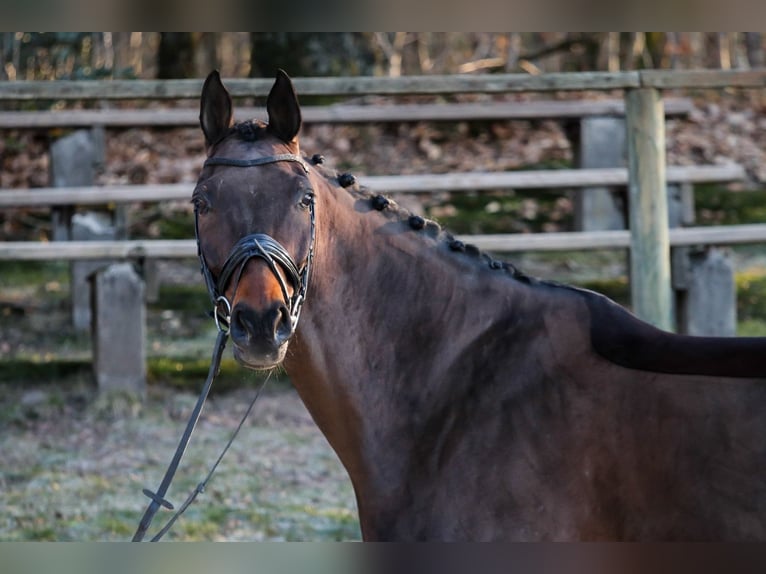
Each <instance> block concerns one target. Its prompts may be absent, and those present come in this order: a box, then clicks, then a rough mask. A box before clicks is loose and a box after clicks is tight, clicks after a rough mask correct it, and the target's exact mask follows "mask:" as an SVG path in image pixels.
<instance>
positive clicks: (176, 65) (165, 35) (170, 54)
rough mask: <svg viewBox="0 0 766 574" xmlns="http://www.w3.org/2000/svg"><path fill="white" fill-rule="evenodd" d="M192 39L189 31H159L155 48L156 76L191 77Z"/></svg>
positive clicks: (192, 72) (193, 73)
mask: <svg viewBox="0 0 766 574" xmlns="http://www.w3.org/2000/svg"><path fill="white" fill-rule="evenodd" d="M194 76H195V70H194V40H193V38H192V34H191V33H190V32H161V33H160V45H159V48H158V50H157V78H159V79H160V80H169V79H173V78H193V77H194Z"/></svg>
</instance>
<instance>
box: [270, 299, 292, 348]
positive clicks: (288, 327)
mask: <svg viewBox="0 0 766 574" xmlns="http://www.w3.org/2000/svg"><path fill="white" fill-rule="evenodd" d="M292 333H293V322H292V319H291V318H290V310H289V309H288V308H287V307H286V306H285V305H280V306H279V308H278V309H277V313H276V318H275V321H274V336H275V338H277V339H283V340H284V339H286V338H287V337H289V336H290V335H292Z"/></svg>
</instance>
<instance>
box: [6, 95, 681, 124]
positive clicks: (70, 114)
mask: <svg viewBox="0 0 766 574" xmlns="http://www.w3.org/2000/svg"><path fill="white" fill-rule="evenodd" d="M664 106H665V115H666V116H678V115H684V114H688V113H689V112H691V111H692V109H693V108H694V103H693V102H692V100H691V99H689V98H666V99H665V101H664ZM236 113H237V117H238V118H240V119H244V118H259V119H263V120H265V119H266V112H265V110H264V109H263V108H262V107H261V108H238V109H237V111H236ZM301 115H302V117H303V121H304V122H306V123H308V124H312V123H343V124H349V123H371V122H418V121H453V122H456V121H465V120H498V119H509V120H510V119H515V120H519V119H543V118H582V117H588V116H624V115H625V101H624V100H622V99H612V98H610V99H601V100H547V101H530V102H472V103H455V104H394V105H392V104H386V105H350V104H335V105H330V106H303V107H302V108H301ZM197 125H199V109H197V108H167V109H98V110H60V111H52V110H43V111H17V112H0V128H4V129H29V128H54V127H80V126H86V127H90V126H107V127H134V126H154V127H175V126H197Z"/></svg>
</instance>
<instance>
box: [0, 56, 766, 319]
mask: <svg viewBox="0 0 766 574" xmlns="http://www.w3.org/2000/svg"><path fill="white" fill-rule="evenodd" d="M272 82H273V80H272V79H263V78H258V79H230V80H226V84H227V87H228V88H229V90H230V91H231V93H232V95H233V96H234V97H236V98H240V97H248V98H252V97H253V96H256V95H257V96H259V97H264V96H265V95H266V94H267V93H268V91H269V89H270V87H271V85H272ZM294 84H295V87H296V89H297V91H298V93H299V94H300V95H302V96H330V97H346V98H348V97H355V96H362V95H373V94H379V95H392V96H393V95H395V96H404V95H418V94H420V95H451V94H477V93H480V94H500V93H512V92H515V93H519V92H562V91H588V90H596V91H606V92H611V91H620V92H623V95H624V98H625V104H623V106H622V108H621V109H622V110H624V114H625V116H626V119H627V125H628V126H629V128H630V129H629V132H630V134H629V138H628V139H629V144H630V145H629V146H628V156H629V157H628V166H629V167H628V170H627V172H626V171H625V170H614V171H611V172H609V173H611V175H609V177H612V178H613V179H611V180H609V181H607V182H605V180H604V177H605V176H606V175H607V172H606V171H604V170H599V174H598V178H599V179H598V181H595V180H594V179H589V178H590V177H591V175H593V174H592V173H589V170H577V172H571V171H564V170H562V171H552V172H550V173H546V174H541V173H540V172H526V173H525V172H512V173H511V172H508V173H501V174H444V175H433V176H429V175H426V176H396V177H395V178H393V177H391V176H385V177H384V176H375V177H376V178H377V179H375V178H373V177H372V176H370V177H367V178H361V177H360V182H361V183H363V184H366V185H368V186H369V187H371V188H373V189H380V190H381V191H388V192H420V191H426V190H428V191H430V190H457V189H465V188H467V187H469V186H470V187H472V188H473V189H492V188H499V189H501V188H508V187H510V188H514V187H516V188H522V187H524V188H528V189H534V188H543V187H558V186H562V185H563V186H564V187H568V188H572V187H584V186H603V185H607V186H608V185H613V186H614V185H627V186H628V188H629V190H630V191H631V203H632V207H631V209H633V210H635V209H637V208H638V209H642V210H643V211H642V213H641V214H635V213H634V214H632V215H631V217H632V219H633V220H634V221H635V222H646V221H651V222H653V223H654V224H658V225H659V226H658V227H656V228H654V229H655V230H657V232H656V233H654V232H653V233H643V232H642V229H641V227H642V225H643V224H641V225H638V224H637V225H632V227H631V232H627V231H622V232H588V233H572V234H563V235H562V234H548V235H547V236H540V237H536V236H508V237H503V238H497V237H494V236H492V237H486V236H474V237H472V238H470V239H471V240H472V241H473V242H474V243H476V244H477V245H479V246H480V247H484V248H487V249H499V250H503V251H509V250H511V251H514V250H530V249H544V250H549V249H559V248H561V249H564V248H566V249H574V248H582V249H594V248H598V247H601V246H606V244H607V243H608V244H609V245H610V246H618V247H620V248H623V247H625V246H626V244H625V241H626V240H625V238H626V237H629V238H630V240H629V244H630V247H629V248H630V250H631V252H633V253H638V254H640V253H643V251H642V250H643V249H644V248H645V247H647V245H648V244H649V243H651V244H652V248H651V253H652V254H658V255H657V256H656V257H654V256H652V257H645V258H644V259H645V261H642V265H643V266H642V268H641V271H640V272H633V273H631V290H632V292H633V293H642V294H649V295H650V296H649V297H647V298H645V299H646V303H647V305H648V306H649V307H650V308H647V309H644V308H640V307H637V308H635V310H636V312H637V314H638V315H639V316H641V317H642V318H644V319H647V320H649V321H650V322H653V323H655V324H658V325H661V326H664V327H667V326H668V325H669V324H670V321H671V318H669V317H668V313H667V312H666V310H665V308H664V307H662V306H660V308H659V313H658V311H657V307H658V305H657V304H656V303H657V301H658V300H659V299H663V300H666V299H667V297H666V296H665V295H663V296H662V297H659V296H657V297H654V296H652V294H667V293H668V292H669V283H670V278H669V272H668V270H667V261H666V257H665V255H667V254H669V252H670V246H671V245H683V244H688V243H684V242H685V241H692V239H688V238H690V237H693V238H694V239H693V241H692V243H697V242H699V243H710V244H730V243H740V242H755V241H758V242H760V241H764V240H765V239H766V234H764V233H763V231H764V228H763V227H762V226H755V227H752V226H733V227H727V228H725V230H724V229H722V230H721V231H720V232H718V234H717V235H716V234H714V232H713V231H711V229H712V228H704V229H705V230H704V231H698V232H696V231H695V232H693V229H695V228H691V229H688V228H687V229H682V230H681V229H679V230H675V229H674V230H671V231H670V233H666V231H667V228H666V227H664V226H665V221H664V220H665V219H666V217H659V216H658V215H657V214H662V213H666V212H667V201H668V199H667V196H666V192H665V188H666V186H665V184H666V183H667V181H668V180H669V181H671V182H673V181H674V179H673V178H674V177H676V175H675V171H674V170H676V168H674V167H670V168H666V165H665V155H666V154H665V147H664V146H665V130H664V117H665V115H666V111H667V110H666V108H665V106H666V104H667V100H666V99H663V96H666V95H667V94H665V93H662V92H663V90H669V89H678V88H690V89H717V88H744V89H763V88H766V68H759V69H752V70H746V71H742V70H725V71H712V70H690V71H675V70H672V71H671V70H644V71H634V72H617V73H610V72H582V73H559V74H542V75H537V76H532V75H525V74H483V75H456V76H436V75H435V76H402V77H397V78H391V77H349V78H337V77H336V78H296V79H295V80H294ZM201 87H202V80H161V81H160V80H156V81H155V80H129V81H123V80H112V81H72V82H68V81H55V82H0V101H4V102H13V101H26V102H29V101H35V102H42V103H44V104H47V105H49V104H50V103H52V102H59V101H66V100H149V99H150V100H167V99H173V100H184V99H189V100H195V101H196V100H197V99H198V97H199V94H200V90H201ZM348 109H349V108H346V110H348ZM354 109H356V108H354ZM436 110H437V108H432V109H431V113H432V114H433V115H436V114H437V111H436ZM474 111H475V109H474ZM174 113H175V112H174ZM178 113H179V114H181V113H182V112H178ZM183 113H187V112H183ZM316 113H317V114H319V112H316ZM321 113H324V114H325V116H324V120H322V119H321V118H320V115H317V116H316V117H317V118H320V119H318V120H317V121H335V120H340V119H342V114H341V115H335V116H334V115H333V114H334V113H336V112H334V111H331V110H330V109H328V110H325V111H324V112H321ZM359 113H360V114H361V113H364V114H369V113H373V112H370V111H369V110H365V111H364V112H361V111H359ZM439 113H441V112H439ZM620 113H623V112H620ZM104 114H106V112H104ZM350 115H351V114H349V116H350ZM39 117H42V116H39ZM179 117H180V116H179ZM359 117H360V118H361V116H359ZM369 117H370V116H368V118H369ZM40 121H43V120H40ZM45 121H51V119H50V117H49V118H48V119H47V120H45ZM57 121H58V120H57ZM112 121H116V120H112ZM157 121H159V120H157ZM174 121H183V122H189V121H193V122H194V123H196V121H195V120H194V119H193V117H192V116H185V117H184V118H183V119H177V118H176V119H175V120H174ZM359 121H372V120H369V119H367V120H362V119H360V120H359ZM376 121H377V120H376ZM381 121H382V120H381ZM691 169H694V170H697V173H703V174H704V170H706V169H707V170H710V171H709V172H708V173H707V174H704V175H703V176H702V177H701V178H700V179H699V180H697V181H711V174H712V172H713V171H715V170H717V169H722V170H728V169H731V170H732V171H731V174H730V175H724V176H722V177H723V178H724V180H736V179H742V178H743V177H744V173H743V172H742V171H741V169H742V168H740V167H739V166H737V167H731V166H722V167H719V166H712V167H711V166H704V167H703V166H698V167H695V168H691ZM665 175H667V178H666V177H665ZM716 177H717V176H716ZM716 177H713V180H714V181H715V180H717V181H722V180H721V179H716ZM524 178H526V180H525V179H524ZM562 178H565V179H566V181H563V182H562V181H561V179H562ZM556 180H558V181H556ZM675 181H683V180H675ZM687 181H691V182H693V181H695V180H693V179H689V180H687ZM190 188H191V184H188V185H187V184H181V185H177V186H158V187H156V188H154V190H153V191H150V188H149V186H147V187H146V189H145V190H144V192H145V193H146V194H147V196H145V200H146V201H156V200H158V199H160V197H164V195H163V194H166V193H167V194H169V195H173V198H176V197H177V198H178V199H185V198H186V197H188V194H189V192H190ZM88 189H89V190H90V192H91V193H92V192H93V191H94V189H93V188H79V189H78V188H70V189H68V190H67V193H70V194H77V193H80V192H86V190H88ZM12 193H13V192H3V193H0V201H3V199H2V196H4V195H6V196H7V197H8V199H6V200H5V201H11V197H10V196H11V194H12ZM38 193H39V200H40V201H41V203H39V204H35V205H42V204H43V203H42V202H45V203H46V204H47V205H52V203H51V201H59V199H54V196H52V195H50V194H49V191H48V190H41V191H39V192H38ZM98 193H99V194H100V195H101V197H99V198H98V199H95V198H94V199H92V200H91V199H87V198H85V197H84V196H77V197H78V199H77V201H73V198H74V197H75V195H70V196H69V198H68V199H67V200H66V203H63V204H65V205H66V204H68V203H77V204H80V203H103V202H104V201H105V200H106V199H107V197H108V195H107V193H105V192H100V191H99V192H98ZM125 193H133V196H132V197H130V199H129V200H130V201H140V200H141V199H139V197H141V196H140V194H141V193H142V191H141V190H140V189H137V188H130V189H127V188H116V190H115V195H114V196H112V199H111V200H110V202H111V201H115V202H117V201H118V200H119V201H121V200H120V199H119V198H120V197H125V196H122V195H119V194H125ZM46 194H48V195H49V196H46ZM176 194H177V195H176ZM28 195H29V201H34V200H32V197H33V195H35V194H34V193H33V192H31V191H30V192H29V193H28ZM149 195H151V197H150V196H149ZM55 197H57V198H59V197H60V198H63V197H65V196H64V195H63V194H62V195H61V196H55ZM16 200H18V201H22V202H26V201H28V200H26V199H23V198H18V197H17V198H16ZM62 201H63V200H62ZM126 201H128V199H126ZM25 204H27V203H25ZM58 205H61V203H59V204H58ZM643 231H646V230H645V229H644V230H643ZM695 233H696V235H695ZM557 241H560V244H559V243H557ZM679 242H681V243H679ZM97 243H98V242H93V244H94V245H95V244H97ZM51 245H52V244H51ZM178 245H179V246H180V245H183V244H178ZM558 245H560V247H558ZM597 246H598V247H597ZM12 247H13V245H11V244H4V245H3V247H2V248H3V249H4V251H3V253H10V252H11V248H12ZM44 247H45V248H46V249H48V246H44ZM78 247H79V248H80V249H81V251H80V253H85V251H83V250H84V249H86V248H85V247H84V246H77V245H73V244H61V245H56V247H55V248H56V249H63V250H64V251H62V252H61V253H64V254H65V253H69V252H68V251H66V250H68V249H73V248H74V249H77V248H78ZM176 248H178V246H177V245H175V244H174V243H172V242H171V243H166V244H163V243H147V242H138V243H130V242H127V243H126V244H125V245H123V246H122V247H117V246H114V245H113V246H111V247H109V249H117V250H120V249H128V251H127V253H128V255H120V253H122V251H120V252H118V253H116V254H115V255H114V257H117V258H121V257H128V256H129V257H140V256H146V257H153V256H162V255H161V253H164V252H163V251H161V250H160V251H155V250H157V249H167V250H171V251H172V249H176ZM87 249H96V247H94V246H93V245H92V246H91V247H88V248H87ZM184 249H188V247H186V248H184ZM171 251H168V253H169V252H171ZM192 251H193V250H192ZM13 252H14V253H16V256H17V257H19V258H23V256H24V253H30V254H32V253H33V252H34V248H29V250H27V247H23V246H20V245H17V246H16V247H15V251H13ZM34 253H37V254H39V253H40V251H38V252H34ZM155 253H156V255H155ZM37 254H36V255H34V256H35V257H37ZM136 254H137V255H136ZM142 254H143V255H142ZM31 256H32V255H27V257H31ZM4 257H5V256H4ZM62 257H65V256H64V255H62ZM83 257H84V255H83ZM46 258H51V256H46ZM53 258H55V257H53ZM636 259H639V257H636ZM644 264H645V265H644ZM665 307H667V306H665Z"/></svg>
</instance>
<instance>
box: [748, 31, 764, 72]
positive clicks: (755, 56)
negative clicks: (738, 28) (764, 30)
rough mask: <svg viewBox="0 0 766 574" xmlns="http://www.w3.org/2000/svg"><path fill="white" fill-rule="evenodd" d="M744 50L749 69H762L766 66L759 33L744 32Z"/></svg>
mask: <svg viewBox="0 0 766 574" xmlns="http://www.w3.org/2000/svg"><path fill="white" fill-rule="evenodd" d="M745 50H746V52H747V61H748V62H749V63H750V67H751V68H762V67H763V66H764V65H766V58H765V57H764V50H763V39H762V36H761V33H760V32H745Z"/></svg>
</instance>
